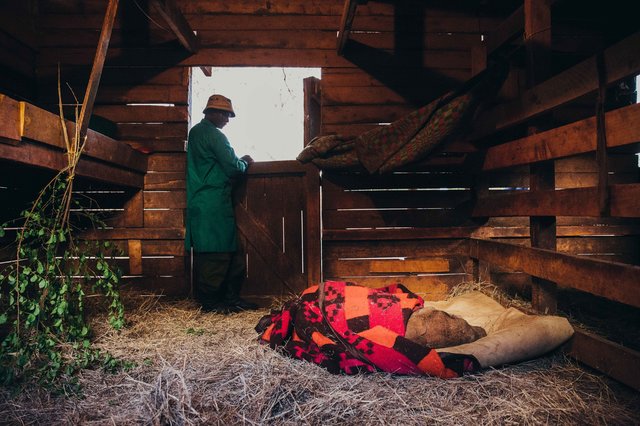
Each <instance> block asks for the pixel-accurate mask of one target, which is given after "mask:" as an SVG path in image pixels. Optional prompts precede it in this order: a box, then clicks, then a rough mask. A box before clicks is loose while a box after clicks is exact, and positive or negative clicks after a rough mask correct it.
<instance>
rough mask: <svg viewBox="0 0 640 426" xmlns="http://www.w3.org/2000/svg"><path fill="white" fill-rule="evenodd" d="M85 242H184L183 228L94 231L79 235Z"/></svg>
mask: <svg viewBox="0 0 640 426" xmlns="http://www.w3.org/2000/svg"><path fill="white" fill-rule="evenodd" d="M80 238H82V239H85V240H184V228H173V229H172V228H118V229H95V230H92V231H85V232H83V233H82V234H81V235H80Z"/></svg>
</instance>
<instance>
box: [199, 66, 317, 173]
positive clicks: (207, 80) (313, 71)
mask: <svg viewBox="0 0 640 426" xmlns="http://www.w3.org/2000/svg"><path fill="white" fill-rule="evenodd" d="M307 77H316V78H320V68H227V67H225V68H213V69H212V73H211V77H207V76H205V75H204V73H203V72H202V71H201V70H200V69H199V68H194V69H193V70H192V77H191V88H190V90H191V92H190V93H191V100H190V104H189V105H190V109H189V114H190V122H189V128H191V127H192V126H193V125H195V124H196V123H198V122H199V121H200V120H201V119H202V118H203V115H202V110H203V109H204V107H205V105H206V103H207V99H208V98H209V96H210V95H211V94H213V93H219V94H222V95H224V96H226V97H228V98H230V99H231V101H232V103H233V109H234V110H235V112H236V117H235V118H232V119H231V120H230V121H229V124H227V125H226V126H225V128H224V130H223V132H224V134H225V135H226V136H227V137H228V138H229V142H231V146H233V148H234V149H235V151H236V154H237V155H238V156H242V155H245V154H249V155H251V157H253V159H254V160H256V161H274V160H293V159H295V158H296V156H297V155H298V153H299V152H300V151H301V150H302V148H303V145H304V144H303V140H304V91H303V83H302V82H303V79H305V78H307Z"/></svg>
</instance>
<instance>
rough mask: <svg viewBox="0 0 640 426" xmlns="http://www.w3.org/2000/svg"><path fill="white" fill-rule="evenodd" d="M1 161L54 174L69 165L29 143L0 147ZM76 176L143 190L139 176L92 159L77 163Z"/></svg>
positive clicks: (53, 152) (56, 154)
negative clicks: (47, 170) (37, 168)
mask: <svg viewBox="0 0 640 426" xmlns="http://www.w3.org/2000/svg"><path fill="white" fill-rule="evenodd" d="M0 158H1V159H4V160H10V161H13V162H16V163H18V164H24V165H26V166H34V167H41V168H45V169H49V170H54V171H59V170H62V169H63V168H64V167H66V166H67V165H68V160H67V155H66V154H65V153H64V152H62V151H59V150H55V149H51V148H49V147H47V146H46V145H40V144H36V143H33V142H28V141H24V142H21V143H20V145H9V144H3V143H0ZM75 172H76V175H78V176H82V177H86V178H89V179H92V180H97V181H100V182H105V183H110V184H114V185H120V186H126V187H131V188H142V187H143V184H144V175H143V174H142V173H138V172H135V171H132V170H127V169H123V168H119V167H114V166H113V165H110V164H106V163H103V162H100V161H96V160H93V159H91V158H84V159H80V162H79V163H78V165H77V166H76V170H75Z"/></svg>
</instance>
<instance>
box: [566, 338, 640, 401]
mask: <svg viewBox="0 0 640 426" xmlns="http://www.w3.org/2000/svg"><path fill="white" fill-rule="evenodd" d="M564 350H565V352H566V353H567V355H569V356H571V357H573V358H575V359H576V360H578V361H580V362H582V363H584V364H586V365H588V366H589V367H591V368H595V369H596V370H598V371H600V372H602V373H604V374H606V375H607V376H609V377H611V378H613V379H615V380H617V381H619V382H621V383H624V384H625V385H627V386H630V387H632V388H633V389H635V390H637V391H640V369H639V368H634V367H631V366H633V365H635V366H638V365H640V352H638V351H634V350H633V349H629V348H626V347H624V346H622V345H619V344H617V343H613V342H611V341H609V340H606V339H604V338H602V337H600V336H596V335H595V334H592V333H589V332H587V331H585V330H581V329H576V331H575V334H574V335H573V338H572V339H571V340H570V341H569V342H568V343H567V345H566V346H565V349H564Z"/></svg>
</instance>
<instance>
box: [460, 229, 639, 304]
mask: <svg viewBox="0 0 640 426" xmlns="http://www.w3.org/2000/svg"><path fill="white" fill-rule="evenodd" d="M470 255H471V257H472V258H475V259H479V260H484V261H487V262H489V263H491V264H495V265H498V266H500V267H503V268H507V269H510V270H514V271H521V272H525V273H527V274H529V275H533V276H536V277H540V278H544V279H546V280H550V281H554V282H556V283H558V284H559V285H563V286H566V287H571V288H574V289H577V290H581V291H586V292H588V293H591V294H594V295H596V296H601V297H605V298H607V299H610V300H614V301H617V302H621V303H624V304H627V305H631V306H634V307H640V291H638V285H639V283H640V267H639V266H631V265H625V264H622V263H615V262H606V261H602V260H595V259H589V258H585V257H580V256H573V255H569V254H564V253H558V252H555V251H552V250H545V249H539V248H530V247H521V246H516V245H512V244H507V243H500V242H497V241H489V240H479V239H472V240H471V248H470ZM614 284H615V285H614Z"/></svg>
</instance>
